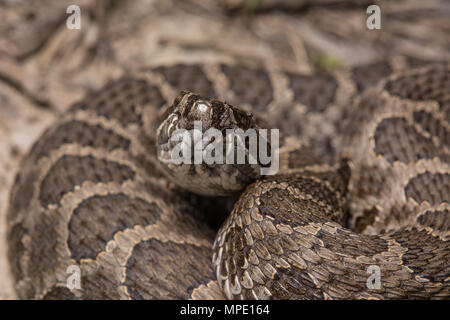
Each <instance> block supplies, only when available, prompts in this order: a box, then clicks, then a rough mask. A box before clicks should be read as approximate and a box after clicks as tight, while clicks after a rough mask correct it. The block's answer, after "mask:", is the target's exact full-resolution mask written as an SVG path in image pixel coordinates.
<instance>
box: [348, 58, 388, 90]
mask: <svg viewBox="0 0 450 320" xmlns="http://www.w3.org/2000/svg"><path fill="white" fill-rule="evenodd" d="M352 71H353V80H354V81H355V83H356V88H357V90H358V92H362V91H364V89H366V88H367V87H369V86H373V85H375V84H376V83H377V82H378V81H379V80H380V79H381V78H383V77H386V76H388V75H390V74H391V73H392V71H393V70H392V68H391V66H390V65H389V64H388V63H386V62H385V61H379V62H375V63H372V64H368V65H363V66H359V67H355V68H354V69H353V70H352Z"/></svg>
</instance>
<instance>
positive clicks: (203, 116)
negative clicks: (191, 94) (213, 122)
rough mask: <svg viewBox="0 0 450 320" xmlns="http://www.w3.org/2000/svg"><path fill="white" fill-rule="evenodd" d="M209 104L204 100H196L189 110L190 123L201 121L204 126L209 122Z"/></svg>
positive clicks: (210, 109)
mask: <svg viewBox="0 0 450 320" xmlns="http://www.w3.org/2000/svg"><path fill="white" fill-rule="evenodd" d="M211 111H212V108H211V104H210V103H209V102H207V101H204V100H198V101H196V102H195V103H194V104H193V105H192V108H191V110H189V114H188V117H189V119H190V120H191V121H203V122H205V124H208V123H209V122H210V118H211V113H212V112H211Z"/></svg>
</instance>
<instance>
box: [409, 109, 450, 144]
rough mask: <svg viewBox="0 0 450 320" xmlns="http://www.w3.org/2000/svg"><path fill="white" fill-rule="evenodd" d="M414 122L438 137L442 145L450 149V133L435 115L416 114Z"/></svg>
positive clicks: (422, 112)
mask: <svg viewBox="0 0 450 320" xmlns="http://www.w3.org/2000/svg"><path fill="white" fill-rule="evenodd" d="M414 121H415V122H416V123H417V124H419V125H420V126H421V127H422V128H423V129H424V130H425V131H427V132H428V133H430V134H431V135H432V136H434V137H436V138H437V139H438V140H439V142H440V143H441V145H444V146H447V147H448V148H450V131H448V130H447V128H446V127H445V126H444V124H443V123H441V121H440V120H439V119H437V118H435V117H434V116H433V114H431V113H429V112H426V111H417V112H414Z"/></svg>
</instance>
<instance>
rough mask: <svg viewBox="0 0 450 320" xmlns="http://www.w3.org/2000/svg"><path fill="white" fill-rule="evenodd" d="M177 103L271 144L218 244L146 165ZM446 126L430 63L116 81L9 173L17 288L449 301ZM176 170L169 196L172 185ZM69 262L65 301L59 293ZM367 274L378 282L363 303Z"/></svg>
mask: <svg viewBox="0 0 450 320" xmlns="http://www.w3.org/2000/svg"><path fill="white" fill-rule="evenodd" d="M380 66H382V67H380ZM367 75H372V78H371V79H370V81H369V83H367ZM378 79H381V81H376V80H378ZM181 90H188V91H190V92H194V93H196V94H198V95H199V96H198V95H192V97H194V98H193V99H191V100H189V101H188V102H186V99H184V100H183V101H184V103H187V107H189V108H190V110H192V108H194V106H195V103H196V102H198V100H200V101H204V103H205V104H211V103H212V104H213V105H215V106H219V107H220V108H222V107H224V106H225V105H227V106H228V104H225V103H223V102H221V101H227V103H229V104H230V106H235V107H240V108H242V109H243V110H244V113H245V114H246V115H250V114H249V113H248V111H251V112H252V113H253V114H254V115H255V117H256V118H260V119H266V124H267V125H269V126H270V127H274V128H279V129H280V131H281V133H282V137H281V141H282V143H281V147H280V170H279V173H278V174H277V175H274V176H266V177H260V178H258V179H256V181H255V182H253V183H250V185H249V186H247V187H246V188H245V190H244V191H242V192H241V194H240V196H239V199H238V200H237V201H236V203H235V204H234V206H233V210H232V212H231V214H230V215H229V217H227V218H226V220H225V222H224V223H223V225H222V226H221V228H220V230H219V231H218V232H217V230H214V228H213V227H211V224H210V223H208V221H207V219H205V217H204V216H202V213H201V212H200V211H201V208H199V206H198V205H196V204H195V203H193V202H192V201H189V196H186V193H185V192H183V191H180V189H179V188H178V187H177V186H176V185H175V184H173V183H172V182H171V181H170V179H167V178H166V174H167V170H168V168H167V167H164V166H163V165H162V164H161V163H160V162H159V161H158V159H157V156H156V153H157V147H156V145H157V137H156V131H157V128H158V126H159V124H160V123H161V121H162V119H163V118H167V113H168V111H167V109H168V108H169V111H170V110H171V111H172V112H173V110H174V108H175V109H176V108H177V107H178V105H179V104H182V103H181V102H180V97H179V98H177V99H176V100H175V102H174V99H175V98H176V97H177V95H178V94H179V92H180V91H181ZM185 94H186V93H185ZM203 96H205V97H211V98H201V97H203ZM181 97H182V96H181ZM212 98H218V99H219V101H217V100H211V99H212ZM219 107H217V108H219ZM235 107H232V108H231V109H230V110H231V111H230V112H231V114H232V118H233V119H234V120H235V121H236V122H237V123H238V125H239V122H240V121H241V122H242V121H244V122H245V121H246V119H241V120H240V119H239V117H237V115H238V114H239V112H241V111H238V110H241V109H238V108H235ZM215 108H216V107H215ZM217 108H216V109H217ZM221 110H222V109H221ZM227 110H228V109H227ZM214 112H216V111H214V110H213V113H212V114H214ZM222 112H223V110H222ZM227 112H228V111H227ZM449 119H450V68H449V66H448V65H445V64H436V65H429V66H422V67H418V68H412V69H409V70H405V71H396V70H394V68H391V66H390V65H389V64H388V63H386V62H384V61H383V62H379V63H376V64H373V65H369V66H365V67H361V68H355V69H352V70H347V71H343V72H341V71H339V72H330V73H326V72H315V73H311V74H301V73H296V72H292V71H290V72H286V71H280V70H268V69H264V68H260V67H255V66H250V65H241V64H230V63H227V64H175V65H167V66H160V67H152V68H147V69H142V70H141V71H140V72H138V73H136V74H133V75H129V76H124V77H122V78H120V79H119V80H116V81H113V82H110V83H109V84H107V85H106V86H105V87H103V88H102V89H100V90H99V91H96V92H93V93H91V94H89V95H88V96H86V98H85V99H83V100H82V101H80V102H79V103H76V104H74V105H73V106H71V107H70V108H69V109H68V111H67V112H66V113H64V114H63V115H62V116H61V118H60V119H59V120H58V121H57V122H56V123H55V124H54V125H52V126H51V127H50V128H49V129H47V130H46V131H45V132H44V133H43V135H42V136H41V138H39V140H38V141H37V142H36V143H35V144H34V146H33V147H32V149H31V150H30V152H29V153H28V155H27V156H26V157H25V158H24V159H23V162H22V165H21V169H20V171H19V172H18V175H17V178H16V182H15V184H14V187H13V189H12V192H11V197H10V209H9V213H8V217H7V219H8V243H9V260H10V263H11V270H12V273H13V275H14V279H15V288H16V291H17V293H18V295H19V297H21V298H39V299H55V298H57V299H187V298H194V299H205V298H216V299H222V298H224V297H225V298H245V299H254V298H259V299H264V298H275V299H368V298H375V299H377V298H378V299H392V298H441V299H442V298H444V299H445V298H447V299H448V298H449V296H450V294H449V288H450V283H449V279H450V277H449V276H450V275H449V274H450V247H449V245H448V237H449V227H450V218H449V217H450V214H449V210H450V123H449ZM311 150H312V151H311ZM313 151H314V152H315V154H316V155H317V156H318V157H319V158H320V159H321V161H316V160H312V159H316V158H315V157H316V156H312V155H311V152H313ZM193 171H194V172H195V171H196V170H195V168H194V170H193ZM190 174H192V172H191V173H188V174H187V177H185V179H192V180H187V181H181V182H178V183H177V182H176V181H175V182H176V183H177V184H181V185H188V186H189V185H190V181H195V179H196V178H195V175H193V174H192V176H189V175H190ZM202 174H204V175H205V174H206V175H213V174H218V172H217V170H210V171H203V173H202ZM206 177H207V178H208V176H206ZM201 178H202V177H201ZM197 179H198V177H197ZM253 180H254V179H253ZM200 181H201V179H200ZM212 181H214V180H212ZM250 182H251V181H250ZM205 183H206V182H205ZM192 188H193V189H195V188H196V186H195V185H194V186H193V187H192ZM214 206H217V204H215V205H214V204H213V207H214ZM214 210H216V209H213V210H212V211H213V212H214ZM217 211H219V210H218V209H217ZM209 214H211V210H210V211H209ZM211 261H212V262H211ZM71 265H75V266H78V267H79V268H80V270H81V288H80V289H76V288H75V289H73V290H70V289H68V288H67V286H66V282H67V277H68V273H67V268H68V267H69V266H71ZM371 265H375V266H378V267H379V268H380V271H381V287H378V288H376V289H374V288H372V289H370V288H368V286H367V278H368V277H369V274H368V273H367V268H368V267H369V266H371Z"/></svg>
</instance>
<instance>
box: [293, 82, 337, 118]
mask: <svg viewBox="0 0 450 320" xmlns="http://www.w3.org/2000/svg"><path fill="white" fill-rule="evenodd" d="M287 75H288V77H289V81H290V87H291V89H292V90H293V91H294V99H295V101H298V102H300V103H302V104H303V105H305V106H306V107H307V108H308V111H311V112H323V111H325V109H326V108H327V106H328V105H329V104H330V103H331V102H332V101H333V100H334V96H335V94H336V90H337V82H336V79H335V78H334V77H333V76H332V75H330V74H327V73H318V74H315V75H299V74H295V73H288V74H287Z"/></svg>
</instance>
